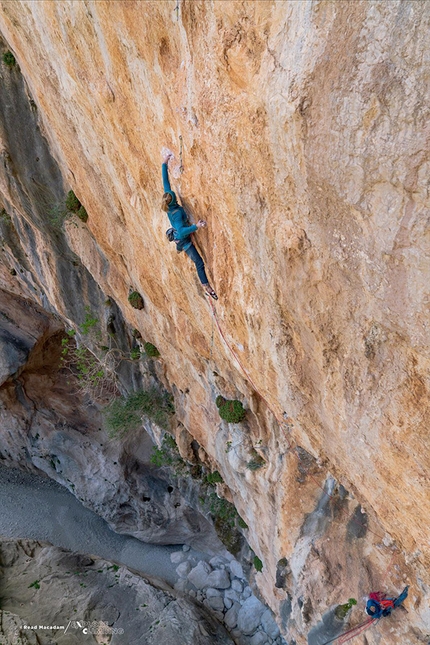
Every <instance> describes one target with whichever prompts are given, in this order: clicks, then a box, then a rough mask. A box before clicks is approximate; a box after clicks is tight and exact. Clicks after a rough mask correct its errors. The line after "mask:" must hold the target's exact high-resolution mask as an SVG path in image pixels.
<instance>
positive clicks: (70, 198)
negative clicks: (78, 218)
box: [66, 190, 81, 213]
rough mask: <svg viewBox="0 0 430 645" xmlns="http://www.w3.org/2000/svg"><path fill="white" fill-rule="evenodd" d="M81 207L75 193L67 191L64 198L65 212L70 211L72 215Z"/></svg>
mask: <svg viewBox="0 0 430 645" xmlns="http://www.w3.org/2000/svg"><path fill="white" fill-rule="evenodd" d="M80 207H81V202H80V201H79V199H78V198H77V197H76V195H75V193H74V192H73V190H69V192H68V193H67V197H66V208H67V210H69V211H71V212H72V213H77V212H78V210H79V209H80Z"/></svg>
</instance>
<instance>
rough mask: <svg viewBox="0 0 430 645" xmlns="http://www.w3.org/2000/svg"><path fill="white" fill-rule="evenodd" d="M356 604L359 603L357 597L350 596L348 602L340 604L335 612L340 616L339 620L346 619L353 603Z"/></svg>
mask: <svg viewBox="0 0 430 645" xmlns="http://www.w3.org/2000/svg"><path fill="white" fill-rule="evenodd" d="M356 604H357V601H356V599H355V598H350V599H349V600H348V602H346V603H345V604H343V605H338V606H337V607H336V609H335V610H334V614H335V616H336V618H339V620H344V619H345V618H346V615H347V613H348V612H349V610H350V609H351V608H352V607H353V605H356Z"/></svg>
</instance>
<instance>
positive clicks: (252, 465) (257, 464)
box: [246, 450, 266, 470]
mask: <svg viewBox="0 0 430 645" xmlns="http://www.w3.org/2000/svg"><path fill="white" fill-rule="evenodd" d="M251 454H252V459H250V460H249V461H248V463H247V464H246V467H247V468H248V470H259V469H260V468H263V466H265V465H266V462H265V460H264V459H263V457H262V456H261V455H259V454H258V452H257V451H256V450H253V451H252V453H251Z"/></svg>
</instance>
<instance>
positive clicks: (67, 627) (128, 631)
mask: <svg viewBox="0 0 430 645" xmlns="http://www.w3.org/2000/svg"><path fill="white" fill-rule="evenodd" d="M0 571H1V573H2V578H1V582H0V590H1V596H2V608H1V610H0V617H1V620H0V636H1V637H3V638H5V639H7V640H6V641H5V642H7V643H22V644H27V643H28V644H33V643H38V644H40V645H50V644H51V643H54V642H55V643H58V645H61V644H64V645H66V644H67V643H105V642H108V643H112V645H113V644H114V643H120V642H121V641H124V640H125V641H126V642H127V643H130V645H133V644H135V645H137V644H138V643H148V645H155V643H157V644H158V645H175V644H176V643H184V644H189V645H212V643H214V642H216V643H220V644H221V645H231V644H232V643H233V641H232V640H231V639H230V638H229V636H228V634H227V632H226V631H225V630H224V629H223V627H222V626H221V625H219V624H218V623H217V622H216V621H215V620H214V619H213V618H212V617H211V616H210V615H208V614H205V612H204V610H203V609H202V608H200V607H198V606H197V605H195V604H193V603H192V602H191V601H190V600H188V599H186V598H182V597H178V596H177V595H176V593H175V592H174V590H173V589H171V588H170V587H169V586H168V585H166V584H164V585H163V583H162V582H161V581H158V580H147V579H145V578H142V577H141V576H138V575H137V574H134V573H132V572H131V571H129V570H128V569H127V568H125V567H118V566H117V565H112V564H111V563H110V562H106V561H105V560H101V559H99V558H93V557H89V556H83V555H79V554H77V553H71V552H69V551H65V550H63V549H58V548H55V547H51V546H48V545H44V544H40V543H38V542H32V541H29V540H22V541H17V542H15V541H3V542H0ZM84 621H85V622H84ZM53 628H54V629H53ZM18 639H19V640H18Z"/></svg>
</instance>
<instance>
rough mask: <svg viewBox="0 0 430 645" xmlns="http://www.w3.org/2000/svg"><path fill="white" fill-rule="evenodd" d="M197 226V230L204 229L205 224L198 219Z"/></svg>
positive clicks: (202, 220)
mask: <svg viewBox="0 0 430 645" xmlns="http://www.w3.org/2000/svg"><path fill="white" fill-rule="evenodd" d="M197 226H198V228H206V226H207V224H206V222H205V220H204V219H199V221H198V222H197Z"/></svg>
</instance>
